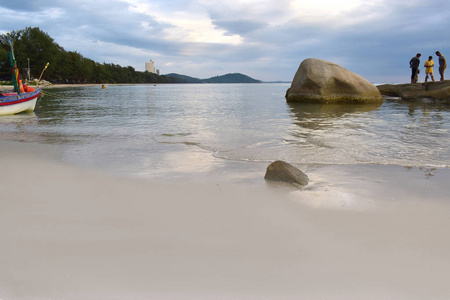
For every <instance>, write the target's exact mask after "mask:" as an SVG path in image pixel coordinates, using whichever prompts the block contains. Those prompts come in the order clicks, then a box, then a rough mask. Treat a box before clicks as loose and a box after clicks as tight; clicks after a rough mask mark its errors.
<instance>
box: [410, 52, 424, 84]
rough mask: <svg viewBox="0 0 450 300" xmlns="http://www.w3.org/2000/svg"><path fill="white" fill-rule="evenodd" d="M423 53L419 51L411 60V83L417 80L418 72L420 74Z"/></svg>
mask: <svg viewBox="0 0 450 300" xmlns="http://www.w3.org/2000/svg"><path fill="white" fill-rule="evenodd" d="M421 56H422V54H420V53H417V54H416V56H414V57H413V58H411V60H410V61H409V67H410V68H411V83H416V82H417V74H419V66H420V57H421Z"/></svg>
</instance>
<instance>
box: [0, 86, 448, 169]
mask: <svg viewBox="0 0 450 300" xmlns="http://www.w3.org/2000/svg"><path fill="white" fill-rule="evenodd" d="M288 88H289V84H166V85H112V86H107V87H106V89H101V86H100V85H99V86H89V87H73V88H60V89H47V90H44V95H43V96H42V97H41V99H40V100H39V102H38V105H37V108H36V110H35V113H33V114H20V115H15V116H2V117H1V119H0V138H2V139H8V140H15V141H21V142H31V143H40V144H55V145H58V146H59V147H60V148H61V149H63V160H64V161H66V162H68V163H72V164H76V165H82V166H92V167H96V168H100V169H104V170H107V171H109V172H113V173H115V174H120V175H124V176H145V177H150V178H151V177H156V178H157V177H170V176H175V174H182V173H183V174H192V172H188V171H186V169H189V170H191V171H192V169H193V168H194V169H196V172H198V173H201V172H204V171H205V172H206V171H208V170H209V171H210V170H211V169H210V165H217V164H221V163H233V162H236V163H237V162H239V163H240V165H241V166H242V165H244V166H245V165H249V166H250V165H253V164H259V163H261V164H264V165H265V166H267V164H268V163H270V162H272V161H274V160H285V161H287V162H290V163H293V164H300V165H367V164H375V165H395V166H404V167H440V168H449V167H450V106H449V105H442V104H437V103H431V102H430V103H424V102H417V103H406V102H402V101H400V100H399V99H385V101H384V103H383V104H381V105H331V104H330V105H321V104H290V103H286V101H285V98H284V95H285V92H286V90H287V89H288ZM244 168H245V167H244ZM163 174H165V175H163Z"/></svg>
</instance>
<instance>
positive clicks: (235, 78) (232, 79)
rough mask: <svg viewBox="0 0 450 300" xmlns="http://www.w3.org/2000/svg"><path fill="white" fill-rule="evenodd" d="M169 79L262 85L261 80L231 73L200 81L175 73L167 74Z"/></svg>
mask: <svg viewBox="0 0 450 300" xmlns="http://www.w3.org/2000/svg"><path fill="white" fill-rule="evenodd" d="M165 76H167V77H172V78H175V79H177V80H178V81H182V82H184V83H261V82H262V81H261V80H256V79H253V78H251V77H249V76H247V75H244V74H241V73H229V74H225V75H221V76H214V77H211V78H207V79H199V78H195V77H190V76H186V75H180V74H175V73H170V74H166V75H165Z"/></svg>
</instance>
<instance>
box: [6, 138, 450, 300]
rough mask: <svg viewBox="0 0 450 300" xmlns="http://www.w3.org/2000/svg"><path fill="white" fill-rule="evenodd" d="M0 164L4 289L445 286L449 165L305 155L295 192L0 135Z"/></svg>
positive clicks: (209, 291)
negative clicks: (88, 164) (106, 165)
mask: <svg viewBox="0 0 450 300" xmlns="http://www.w3.org/2000/svg"><path fill="white" fill-rule="evenodd" d="M0 163H1V164H2V173H3V174H4V178H3V180H2V181H1V182H0V190H1V192H2V197H1V202H0V203H1V205H2V209H1V210H0V241H1V244H0V251H1V252H2V253H3V255H2V257H0V264H1V265H2V268H1V270H0V291H1V292H0V297H1V298H2V299H17V300H28V299H37V300H41V299H42V300H43V299H49V298H52V299H169V298H170V299H180V300H185V299H186V300H188V299H189V300H190V299H205V300H206V299H213V298H217V297H218V296H219V295H220V298H221V299H227V300H228V299H229V300H231V299H233V300H250V299H266V298H271V299H273V298H279V299H287V300H290V299H292V300H293V299H311V300H320V299H327V298H330V299H337V300H344V299H345V300H356V299H361V298H363V299H366V300H376V299H388V298H389V299H391V298H407V299H410V300H421V299H424V298H426V297H432V298H433V299H446V297H447V296H448V294H449V293H450V287H449V286H448V284H447V282H446V278H448V276H450V254H449V253H450V239H449V238H448V237H447V235H446V234H445V232H446V231H445V230H446V229H445V228H448V226H450V209H449V208H450V203H448V201H447V200H448V198H449V197H448V196H449V193H448V189H447V188H446V186H447V182H448V180H449V178H450V170H449V169H436V170H420V169H419V168H411V169H409V170H408V169H406V168H399V167H393V166H387V167H386V166H367V165H366V166H326V167H317V166H314V167H311V168H308V170H307V174H308V176H310V179H311V182H312V183H311V184H310V185H309V186H307V187H306V188H305V189H303V190H296V189H292V188H289V187H287V186H286V185H283V184H280V185H279V184H276V183H275V184H263V185H259V186H258V185H237V184H227V183H226V182H225V183H221V184H218V183H217V182H215V181H212V182H210V183H208V182H203V181H202V182H195V180H194V181H190V182H184V183H182V182H179V181H176V180H167V179H166V180H152V179H132V178H118V177H115V176H113V175H111V174H108V173H105V172H103V171H99V170H91V169H87V168H81V167H77V166H72V165H67V164H66V163H65V162H64V160H63V159H62V157H61V156H60V153H59V149H58V147H53V146H48V145H37V144H34V143H21V142H5V141H2V140H0ZM427 172H428V175H427ZM433 172H434V173H433ZM263 175H264V174H261V178H262V177H263ZM324 284H325V285H324ZM380 287H382V288H380ZM374 291H375V292H374Z"/></svg>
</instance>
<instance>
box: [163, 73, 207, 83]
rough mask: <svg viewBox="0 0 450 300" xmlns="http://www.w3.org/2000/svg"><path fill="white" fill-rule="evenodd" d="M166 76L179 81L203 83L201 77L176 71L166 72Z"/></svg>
mask: <svg viewBox="0 0 450 300" xmlns="http://www.w3.org/2000/svg"><path fill="white" fill-rule="evenodd" d="M165 76H167V77H172V78H175V79H176V80H177V82H179V83H203V81H202V80H201V79H198V78H194V77H190V76H186V75H181V74H176V73H170V74H166V75H165Z"/></svg>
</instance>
